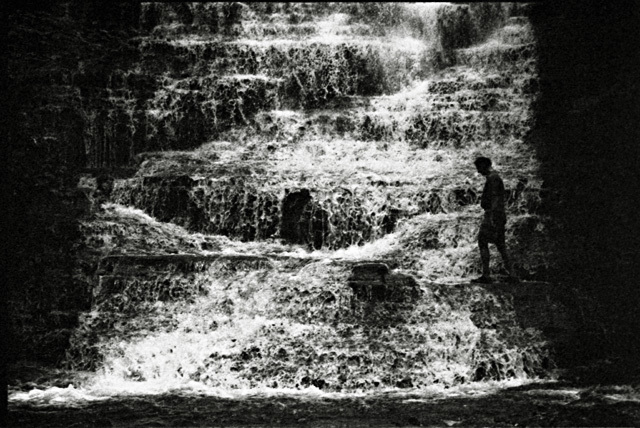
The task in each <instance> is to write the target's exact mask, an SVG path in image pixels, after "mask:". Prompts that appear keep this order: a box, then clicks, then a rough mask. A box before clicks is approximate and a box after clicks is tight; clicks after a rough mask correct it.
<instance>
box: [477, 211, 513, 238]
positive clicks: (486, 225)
mask: <svg viewBox="0 0 640 428" xmlns="http://www.w3.org/2000/svg"><path fill="white" fill-rule="evenodd" d="M506 224H507V217H506V216H505V215H504V214H494V224H493V225H492V224H491V222H490V221H489V214H488V213H487V212H485V213H484V218H483V219H482V223H481V224H480V232H479V233H478V242H493V243H494V244H500V243H503V242H504V232H505V225H506Z"/></svg>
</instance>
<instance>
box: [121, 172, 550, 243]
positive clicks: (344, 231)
mask: <svg viewBox="0 0 640 428" xmlns="http://www.w3.org/2000/svg"><path fill="white" fill-rule="evenodd" d="M221 172H222V171H221ZM296 175H297V174H296V173H293V174H292V177H293V180H294V181H289V180H288V179H287V176H286V174H284V175H283V174H279V175H273V176H268V175H266V176H265V175H247V176H239V175H234V176H224V175H223V176H208V177H207V176H167V175H164V176H160V175H158V176H149V177H139V178H134V179H128V180H118V181H117V182H116V183H115V186H114V190H113V193H112V195H111V199H112V200H113V201H114V202H117V203H119V204H122V205H130V206H134V207H136V208H140V209H143V210H144V211H145V212H147V213H149V214H150V215H152V216H154V217H155V218H157V219H158V220H160V221H164V222H172V223H175V224H179V225H181V226H183V227H185V228H187V229H188V230H191V231H194V232H202V233H209V234H221V235H225V236H229V237H232V238H235V239H241V240H244V241H252V240H264V239H268V238H273V237H280V238H283V239H286V240H288V241H290V242H293V243H296V244H306V245H310V246H312V247H315V248H320V247H329V248H341V247H346V246H349V245H352V244H363V243H365V242H369V241H372V240H374V239H377V238H380V237H382V236H383V235H385V234H387V233H390V232H392V231H393V230H394V228H395V225H396V223H397V222H398V221H399V220H400V219H401V218H404V217H411V216H415V215H418V214H421V213H432V214H437V213H441V212H457V211H460V210H462V209H464V208H465V207H468V206H471V205H475V204H477V203H478V200H479V199H478V198H479V194H478V191H477V190H473V189H471V188H470V186H468V185H457V186H456V185H455V184H454V183H452V184H451V185H443V184H444V182H443V181H442V179H441V178H437V179H435V181H434V180H431V184H430V180H424V182H422V183H415V184H413V183H398V185H397V186H396V185H394V183H388V182H385V181H376V180H377V179H376V178H375V177H374V176H372V177H371V178H370V180H373V181H371V182H370V183H369V186H364V185H363V186H362V187H358V188H354V189H351V190H350V189H347V188H345V187H343V186H341V185H340V184H338V182H336V183H333V184H331V183H330V182H327V183H325V184H324V185H323V187H314V186H313V184H311V183H306V184H305V183H301V182H300V181H298V182H297V183H296V181H295V180H297V179H296V178H295V176H296ZM363 178H364V177H363ZM445 181H446V180H445ZM436 182H437V183H438V184H435V183H436ZM507 186H513V187H507V194H508V197H507V199H506V203H507V207H508V209H509V210H510V211H516V212H530V213H533V212H536V210H537V209H538V208H539V201H540V196H539V195H540V189H539V188H537V187H535V186H536V184H535V182H532V184H530V185H528V184H527V180H526V179H522V180H521V181H520V182H518V183H515V182H513V183H512V182H511V181H508V182H507ZM476 187H477V188H480V186H476Z"/></svg>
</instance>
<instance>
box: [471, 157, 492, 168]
mask: <svg viewBox="0 0 640 428" xmlns="http://www.w3.org/2000/svg"><path fill="white" fill-rule="evenodd" d="M473 163H474V164H475V165H476V168H480V167H482V166H486V167H491V159H489V158H485V157H484V156H480V157H479V158H476V160H475V161H474V162H473Z"/></svg>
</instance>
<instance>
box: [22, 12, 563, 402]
mask: <svg viewBox="0 0 640 428" xmlns="http://www.w3.org/2000/svg"><path fill="white" fill-rule="evenodd" d="M234 5H235V6H234ZM236 7H237V8H240V9H239V10H236V9H234V8H236ZM474 7H477V8H478V9H473V8H474ZM269 8H271V9H272V10H267V9H269ZM474 10H475V12H474ZM470 11H471V12H470ZM520 12H521V11H520V10H519V6H518V5H506V4H505V5H500V4H487V5H484V6H480V7H478V6H469V5H452V4H446V3H443V4H409V3H407V4H376V5H374V6H367V5H365V4H351V5H349V4H347V5H338V4H332V5H320V4H305V3H303V4H291V5H289V4H256V5H252V6H246V5H239V4H235V3H234V4H231V5H230V4H226V3H225V4H188V5H187V4H181V5H180V6H176V5H171V4H144V5H143V17H144V23H145V25H147V26H149V27H150V32H149V35H147V36H144V37H142V38H141V40H139V47H140V64H138V66H139V70H137V71H135V72H132V73H131V74H130V75H127V76H128V77H126V78H125V79H124V80H123V81H122V82H120V83H119V84H121V85H124V86H127V84H129V83H128V80H127V79H129V80H131V81H132V82H133V81H134V80H135V81H136V82H137V83H135V85H136V88H137V89H136V90H137V91H138V92H136V93H137V94H138V96H139V99H138V101H139V102H137V103H132V102H130V100H129V99H128V98H127V97H130V96H133V95H132V93H131V92H126V91H125V92H124V95H123V97H124V98H122V97H121V98H118V102H119V103H123V102H124V101H122V100H123V99H124V100H128V101H126V102H124V104H126V106H128V107H127V108H134V109H138V110H137V111H135V112H134V113H133V114H125V115H118V114H115V115H110V116H109V117H108V118H106V119H105V120H107V122H108V121H109V120H114V121H116V122H118V123H119V124H120V125H121V126H122V127H125V128H126V130H123V131H122V132H121V133H119V134H118V135H121V136H122V135H124V136H125V137H124V140H126V141H124V140H123V141H119V142H118V143H117V144H118V145H123V144H124V145H125V146H126V144H130V146H129V147H128V153H129V154H137V153H139V152H142V151H145V150H166V151H165V152H159V153H143V154H139V155H138V160H139V161H140V167H139V169H138V173H137V175H136V176H135V177H133V178H130V179H126V180H117V181H116V183H115V186H114V190H113V192H112V194H111V200H112V202H115V203H116V204H107V205H104V206H103V210H102V211H101V212H100V213H99V214H98V215H97V216H96V217H95V218H93V219H91V220H88V221H86V222H85V223H84V224H83V231H84V234H85V236H86V244H87V247H88V248H89V249H90V250H91V251H94V253H95V254H98V255H99V257H97V259H98V258H99V259H100V262H99V266H98V269H97V271H96V273H95V275H94V276H93V277H92V281H93V286H94V290H93V292H94V300H93V304H92V310H91V311H90V312H87V313H85V314H83V315H82V317H81V320H80V325H79V327H78V328H77V329H76V330H75V331H74V333H73V335H72V338H71V347H70V349H69V351H68V358H67V364H68V365H69V366H70V367H71V368H73V369H91V370H95V371H96V375H95V376H93V377H92V379H91V382H87V383H85V384H84V387H85V388H86V389H87V390H88V391H93V393H94V395H96V394H97V395H100V394H105V393H106V394H109V393H112V392H114V391H115V393H116V394H119V393H123V392H124V391H129V392H130V391H136V392H139V393H148V392H154V391H169V390H176V389H182V390H197V391H202V390H209V391H218V392H220V391H227V392H228V391H233V390H243V391H244V390H265V389H272V390H282V389H285V390H293V389H295V390H297V389H306V390H309V391H317V390H323V391H328V392H348V393H353V392H358V391H359V392H362V391H364V392H371V391H381V390H388V389H395V388H426V387H430V386H433V385H442V386H443V387H453V386H455V385H460V384H466V383H468V382H472V381H482V380H485V381H486V380H506V379H520V380H526V379H534V378H537V377H544V376H549V374H550V371H551V369H552V367H553V363H552V359H551V356H550V354H549V349H548V347H547V343H546V341H545V339H544V337H543V336H542V334H541V332H540V331H539V330H538V329H535V328H525V327H524V326H523V325H522V322H521V320H519V319H518V317H517V316H516V311H515V307H514V301H513V297H512V296H511V295H510V294H509V293H504V292H501V291H500V290H494V289H490V288H487V287H480V286H470V285H451V283H452V282H456V281H457V282H463V281H464V280H465V278H468V276H469V275H470V274H472V273H473V272H475V270H477V267H478V260H477V254H476V249H475V246H474V242H473V241H474V236H475V233H476V230H477V220H478V216H479V212H478V208H477V207H474V204H475V203H476V202H477V194H476V191H477V190H479V189H480V188H481V182H480V181H479V179H478V178H477V177H474V178H470V175H471V174H470V170H471V169H472V168H471V167H470V165H471V163H472V160H473V157H474V156H475V155H476V154H480V153H482V154H485V155H489V156H490V157H492V158H493V159H494V161H495V162H496V163H497V164H498V165H499V166H500V170H501V172H503V174H504V177H505V183H506V184H507V187H508V191H509V196H508V198H507V200H508V209H509V212H510V214H511V215H512V216H513V220H512V222H511V224H510V226H512V227H511V228H510V233H511V235H509V237H508V238H509V243H510V244H513V245H512V247H513V248H514V252H515V253H516V254H517V255H518V256H521V257H518V258H517V259H518V264H517V267H518V268H519V269H520V271H521V273H522V274H523V276H528V277H529V278H536V276H535V275H536V274H537V273H538V272H540V271H542V270H544V269H545V268H547V267H548V266H549V264H550V262H549V260H547V259H545V258H544V252H543V251H542V250H540V248H539V247H538V246H536V245H539V244H538V243H539V242H540V240H544V238H545V233H546V229H545V227H546V223H545V219H544V218H542V217H540V216H539V215H538V214H537V212H536V210H537V208H538V205H539V203H538V202H539V190H540V182H539V180H538V179H537V175H536V169H537V163H536V162H535V159H534V158H533V156H532V155H531V149H530V148H527V147H526V146H524V144H523V141H522V139H523V136H524V135H525V134H526V133H527V132H528V130H529V129H530V127H531V117H532V115H531V111H530V104H531V101H532V100H533V97H534V96H535V91H536V89H535V82H536V74H535V73H536V71H535V51H534V44H533V40H532V38H531V35H530V29H529V27H528V24H527V22H526V18H524V17H522V16H517V15H518V14H519V13H520ZM474 13H475V14H474ZM141 70H142V71H141ZM132 76H133V77H132ZM135 76H138V77H140V76H145V78H144V79H142V80H143V81H144V82H146V83H145V84H144V85H143V84H140V81H139V80H140V79H138V80H136V79H134V77H135ZM132 84H133V83H132ZM114 85H115V83H114ZM141 94H142V95H141ZM114 102H115V101H114ZM133 104H135V107H134V106H133ZM101 123H102V122H101ZM101 126H102V125H101ZM105 129H106V130H105ZM105 129H103V131H104V138H103V139H100V138H98V136H96V135H93V134H94V132H93V131H91V132H90V134H92V135H93V137H95V138H97V140H99V141H101V142H100V145H101V146H100V147H102V146H104V147H105V149H104V150H105V151H106V152H109V150H110V149H109V148H108V147H107V146H109V144H112V142H110V141H111V140H113V138H112V137H113V135H116V134H113V135H112V133H110V132H111V131H108V130H109V129H111V128H110V127H109V126H106V128H105ZM123 129H124V128H123ZM125 131H126V132H125ZM129 131H130V132H129ZM127 132H129V133H127ZM95 133H99V132H98V131H95ZM203 143H204V144H203ZM113 144H115V143H113ZM90 145H91V144H90ZM109 147H111V146H109ZM114 147H115V146H114ZM196 147H197V148H196ZM94 149H95V150H98V148H97V146H95V147H94V146H92V149H91V150H89V152H92V150H94ZM188 149H193V150H190V151H189V150H188ZM171 150H172V151H171ZM177 150H183V151H177ZM125 151H127V150H125ZM92 153H93V152H92ZM100 156H102V155H98V154H95V156H94V157H92V159H93V158H95V161H92V162H96V163H97V164H105V162H103V161H102V160H101V158H100ZM104 156H106V157H108V158H109V156H110V158H109V159H111V158H114V157H113V154H110V153H107V154H106V155H104ZM114 159H115V158H114ZM107 164H108V162H107ZM94 166H97V165H94ZM298 194H300V195H308V197H307V200H305V201H304V203H301V205H300V206H301V209H300V210H299V211H300V212H299V213H298V215H297V216H295V218H286V217H287V215H289V214H290V213H289V212H285V210H284V208H283V207H285V206H291V207H293V206H295V205H296V202H295V200H294V199H295V197H294V196H292V195H298ZM287 198H289V199H287ZM285 200H288V201H290V202H291V204H290V205H285V203H284V201H285ZM118 204H120V205H118ZM125 205H130V206H135V207H137V208H140V209H143V210H145V211H146V212H147V213H149V214H151V215H153V216H154V217H155V218H156V219H153V218H150V217H148V216H146V215H145V214H143V213H142V212H141V211H138V210H135V209H131V208H125V207H124V206H125ZM158 220H159V221H158ZM162 222H167V223H162ZM168 222H171V223H174V224H170V223H168ZM287 222H288V223H287ZM285 223H286V224H291V225H295V227H294V226H291V227H292V228H298V229H299V230H298V229H297V232H295V233H293V232H292V233H291V238H290V241H292V243H290V244H284V243H279V242H276V241H274V240H273V238H277V237H283V236H285V235H286V233H285V231H283V230H282V228H283V224H285ZM176 225H179V226H176ZM183 227H184V228H183ZM204 234H217V235H215V236H214V235H204ZM220 235H225V236H220ZM240 240H241V241H242V242H240ZM300 243H302V244H303V246H300V245H298V244H300ZM304 246H306V248H305V247H304ZM314 250H315V251H314ZM363 266H364V267H363ZM388 267H391V268H393V269H396V270H393V269H392V270H391V271H387V270H386V269H387V268H388ZM381 272H382V273H381ZM414 278H416V279H414ZM445 280H448V282H447V281H445ZM435 281H438V282H435ZM447 283H448V284H449V285H447ZM105 391H107V392H105ZM109 391H111V392H109ZM32 395H33V394H32ZM36 395H37V394H36ZM15 397H23V398H24V397H25V396H20V395H16V396H15ZM38 397H40V396H38ZM26 398H27V399H28V397H26ZM16 399H18V398H16Z"/></svg>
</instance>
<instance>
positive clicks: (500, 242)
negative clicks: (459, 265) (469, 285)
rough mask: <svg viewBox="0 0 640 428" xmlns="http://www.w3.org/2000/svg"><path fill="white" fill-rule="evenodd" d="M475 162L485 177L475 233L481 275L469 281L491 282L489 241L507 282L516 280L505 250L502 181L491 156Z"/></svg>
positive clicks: (505, 219)
mask: <svg viewBox="0 0 640 428" xmlns="http://www.w3.org/2000/svg"><path fill="white" fill-rule="evenodd" d="M474 164H475V165H476V169H477V170H478V173H480V174H482V175H484V176H485V177H486V181H485V184H484V189H483V190H482V199H481V200H480V206H481V207H482V208H483V209H484V218H483V219H482V223H481V224H480V232H479V233H478V246H479V247H480V258H481V259H482V276H481V277H480V278H476V279H474V280H472V281H471V282H474V283H481V284H490V283H491V282H493V280H492V279H491V271H490V270H489V258H490V254H489V243H490V242H492V243H494V244H495V246H496V247H497V248H498V251H499V252H500V255H501V256H502V261H503V262H504V267H505V269H506V270H507V272H508V274H509V277H508V281H509V282H518V278H517V277H516V276H515V275H514V274H513V268H512V266H511V262H510V260H509V255H508V254H507V246H506V244H505V241H504V229H505V224H506V223H507V216H506V214H505V211H504V183H503V182H502V179H501V178H500V176H499V175H498V173H497V172H496V171H495V170H494V169H493V168H492V167H491V159H489V158H486V157H479V158H477V159H476V160H475V162H474Z"/></svg>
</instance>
